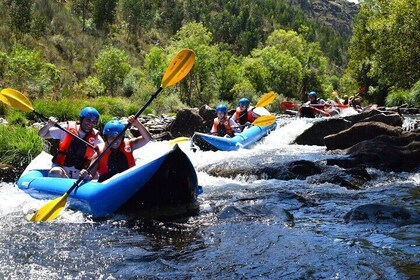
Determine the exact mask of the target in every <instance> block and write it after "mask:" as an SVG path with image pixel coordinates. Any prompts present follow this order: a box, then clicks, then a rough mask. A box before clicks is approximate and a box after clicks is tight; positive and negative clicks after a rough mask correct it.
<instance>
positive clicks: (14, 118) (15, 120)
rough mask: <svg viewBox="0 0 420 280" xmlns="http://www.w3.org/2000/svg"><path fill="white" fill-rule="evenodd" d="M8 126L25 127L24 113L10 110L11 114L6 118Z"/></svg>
mask: <svg viewBox="0 0 420 280" xmlns="http://www.w3.org/2000/svg"><path fill="white" fill-rule="evenodd" d="M6 120H7V122H8V123H9V125H15V126H21V127H25V125H26V123H27V119H26V116H25V113H23V112H22V111H16V110H11V112H10V113H9V114H8V115H7V117H6Z"/></svg>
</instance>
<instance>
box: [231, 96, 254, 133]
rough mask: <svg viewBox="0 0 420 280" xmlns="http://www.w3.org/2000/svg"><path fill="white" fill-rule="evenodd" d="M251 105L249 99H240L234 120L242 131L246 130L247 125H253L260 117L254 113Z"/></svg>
mask: <svg viewBox="0 0 420 280" xmlns="http://www.w3.org/2000/svg"><path fill="white" fill-rule="evenodd" d="M249 104H250V102H249V100H248V98H241V99H239V101H238V107H237V108H236V112H235V114H233V116H232V120H233V121H235V122H236V123H237V124H238V125H239V127H240V128H241V131H242V130H244V128H245V127H246V125H249V124H251V123H252V122H253V121H254V120H255V119H256V118H258V115H256V114H255V113H254V111H253V108H251V107H250V106H249Z"/></svg>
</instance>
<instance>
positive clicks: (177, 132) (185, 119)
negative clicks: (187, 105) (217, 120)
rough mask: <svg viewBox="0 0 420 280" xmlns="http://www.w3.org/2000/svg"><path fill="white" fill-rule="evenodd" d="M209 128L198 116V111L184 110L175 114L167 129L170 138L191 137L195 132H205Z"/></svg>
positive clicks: (193, 109)
mask: <svg viewBox="0 0 420 280" xmlns="http://www.w3.org/2000/svg"><path fill="white" fill-rule="evenodd" d="M209 130H210V128H209V127H207V126H206V125H204V120H203V118H202V117H201V116H200V115H199V113H198V109H195V108H192V109H184V110H181V111H179V112H178V113H177V114H176V117H175V120H174V121H173V122H172V123H171V125H170V127H169V132H170V134H171V135H172V137H174V138H176V137H181V136H185V137H191V136H192V135H193V134H194V132H195V131H199V132H207V131H209Z"/></svg>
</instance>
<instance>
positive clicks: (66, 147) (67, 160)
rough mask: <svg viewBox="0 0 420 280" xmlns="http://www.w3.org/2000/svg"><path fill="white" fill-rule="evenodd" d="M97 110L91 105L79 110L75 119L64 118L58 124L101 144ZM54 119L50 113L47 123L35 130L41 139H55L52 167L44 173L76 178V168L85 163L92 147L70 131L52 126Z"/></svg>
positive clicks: (54, 122)
mask: <svg viewBox="0 0 420 280" xmlns="http://www.w3.org/2000/svg"><path fill="white" fill-rule="evenodd" d="M99 117H100V115H99V112H98V111H97V110H96V109H95V108H93V107H85V108H83V109H82V110H81V111H80V114H79V123H76V122H67V123H66V124H63V125H62V127H64V128H67V130H69V131H70V132H72V133H73V134H75V135H77V136H79V137H80V138H82V139H84V140H85V141H86V142H88V143H89V144H91V145H93V146H94V147H95V148H99V147H101V146H103V145H104V141H103V139H102V138H101V136H100V135H99V131H97V130H96V129H95V127H96V125H97V123H98V121H99ZM56 123H57V119H56V118H54V117H50V118H49V119H48V123H47V124H46V125H45V126H43V127H42V128H41V129H40V130H39V133H38V134H39V136H40V137H42V138H44V139H59V140H60V144H59V146H58V153H57V154H56V155H55V156H54V157H53V159H52V162H53V167H52V168H51V169H50V171H49V173H48V176H50V177H61V178H78V177H79V173H80V170H81V169H83V168H86V167H87V166H89V164H90V162H91V160H92V158H93V157H94V155H95V154H96V151H95V150H94V149H92V148H91V147H88V146H87V145H86V144H85V143H83V142H82V141H80V140H78V139H77V138H74V137H73V136H72V135H70V134H68V133H66V132H64V131H62V130H60V129H58V128H57V127H54V125H55V124H56Z"/></svg>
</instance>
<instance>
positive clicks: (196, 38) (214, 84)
mask: <svg viewBox="0 0 420 280" xmlns="http://www.w3.org/2000/svg"><path fill="white" fill-rule="evenodd" d="M212 40H213V38H212V34H211V33H210V32H209V31H208V30H207V29H206V28H205V27H204V26H203V24H201V23H196V22H191V23H188V24H185V25H184V26H183V27H182V28H181V29H180V30H179V31H178V32H177V33H176V34H175V36H174V41H173V42H172V44H171V46H170V48H169V50H170V53H173V54H175V53H176V52H178V51H179V50H180V49H182V48H190V49H192V50H194V52H195V55H196V63H195V64H194V67H193V69H192V70H191V72H190V73H189V75H188V79H184V80H183V81H181V83H180V85H181V91H180V98H181V101H182V102H183V103H185V104H186V105H188V106H190V107H195V106H201V105H203V104H211V103H212V102H213V101H215V100H216V99H217V97H218V96H217V95H218V89H219V81H218V79H217V70H218V69H217V65H218V57H219V50H218V48H217V46H215V45H211V42H212Z"/></svg>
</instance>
